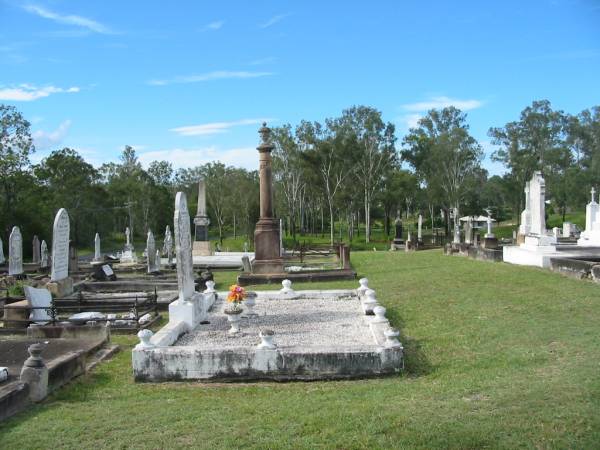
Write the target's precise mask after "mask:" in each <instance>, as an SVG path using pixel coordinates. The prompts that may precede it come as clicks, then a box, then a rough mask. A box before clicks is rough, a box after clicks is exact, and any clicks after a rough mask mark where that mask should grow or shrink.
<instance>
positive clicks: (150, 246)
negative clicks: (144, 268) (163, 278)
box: [146, 230, 156, 273]
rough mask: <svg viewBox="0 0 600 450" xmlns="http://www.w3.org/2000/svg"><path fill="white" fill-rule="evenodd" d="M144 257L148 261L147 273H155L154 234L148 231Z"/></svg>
mask: <svg viewBox="0 0 600 450" xmlns="http://www.w3.org/2000/svg"><path fill="white" fill-rule="evenodd" d="M146 255H147V260H148V273H153V272H156V263H155V259H156V242H155V241H154V234H153V233H152V231H150V230H149V231H148V237H147V238H146Z"/></svg>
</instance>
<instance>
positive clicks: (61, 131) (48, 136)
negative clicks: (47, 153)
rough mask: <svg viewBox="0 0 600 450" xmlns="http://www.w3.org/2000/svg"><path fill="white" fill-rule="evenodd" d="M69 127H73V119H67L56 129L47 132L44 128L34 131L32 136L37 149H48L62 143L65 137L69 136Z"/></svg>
mask: <svg viewBox="0 0 600 450" xmlns="http://www.w3.org/2000/svg"><path fill="white" fill-rule="evenodd" d="M69 128H71V121H70V120H65V121H63V122H62V123H61V124H60V125H59V126H58V128H57V129H56V130H54V131H50V132H47V131H43V130H38V131H36V132H34V133H33V134H32V137H33V142H34V144H35V147H36V149H38V150H47V149H49V148H51V147H54V146H56V145H58V144H60V143H61V142H62V141H63V140H64V139H65V137H67V133H68V132H69Z"/></svg>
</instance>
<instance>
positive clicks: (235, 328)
mask: <svg viewBox="0 0 600 450" xmlns="http://www.w3.org/2000/svg"><path fill="white" fill-rule="evenodd" d="M242 311H243V309H242V308H235V309H226V310H225V311H224V312H225V314H227V321H228V322H229V323H230V325H231V328H230V329H229V331H227V333H229V334H230V335H236V334H238V333H239V332H240V321H241V320H242Z"/></svg>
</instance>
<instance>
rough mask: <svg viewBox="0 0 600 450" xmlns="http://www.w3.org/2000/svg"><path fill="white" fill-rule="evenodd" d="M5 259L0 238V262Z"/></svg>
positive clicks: (2, 262)
mask: <svg viewBox="0 0 600 450" xmlns="http://www.w3.org/2000/svg"><path fill="white" fill-rule="evenodd" d="M5 261H6V259H5V258H4V244H3V243H2V238H0V264H4V262H5Z"/></svg>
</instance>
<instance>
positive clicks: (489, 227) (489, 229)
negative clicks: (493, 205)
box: [484, 208, 496, 239]
mask: <svg viewBox="0 0 600 450" xmlns="http://www.w3.org/2000/svg"><path fill="white" fill-rule="evenodd" d="M485 212H486V213H487V219H486V224H487V233H485V236H484V237H485V238H486V239H487V238H495V237H496V236H494V233H492V210H491V209H489V208H488V209H486V210H485Z"/></svg>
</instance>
